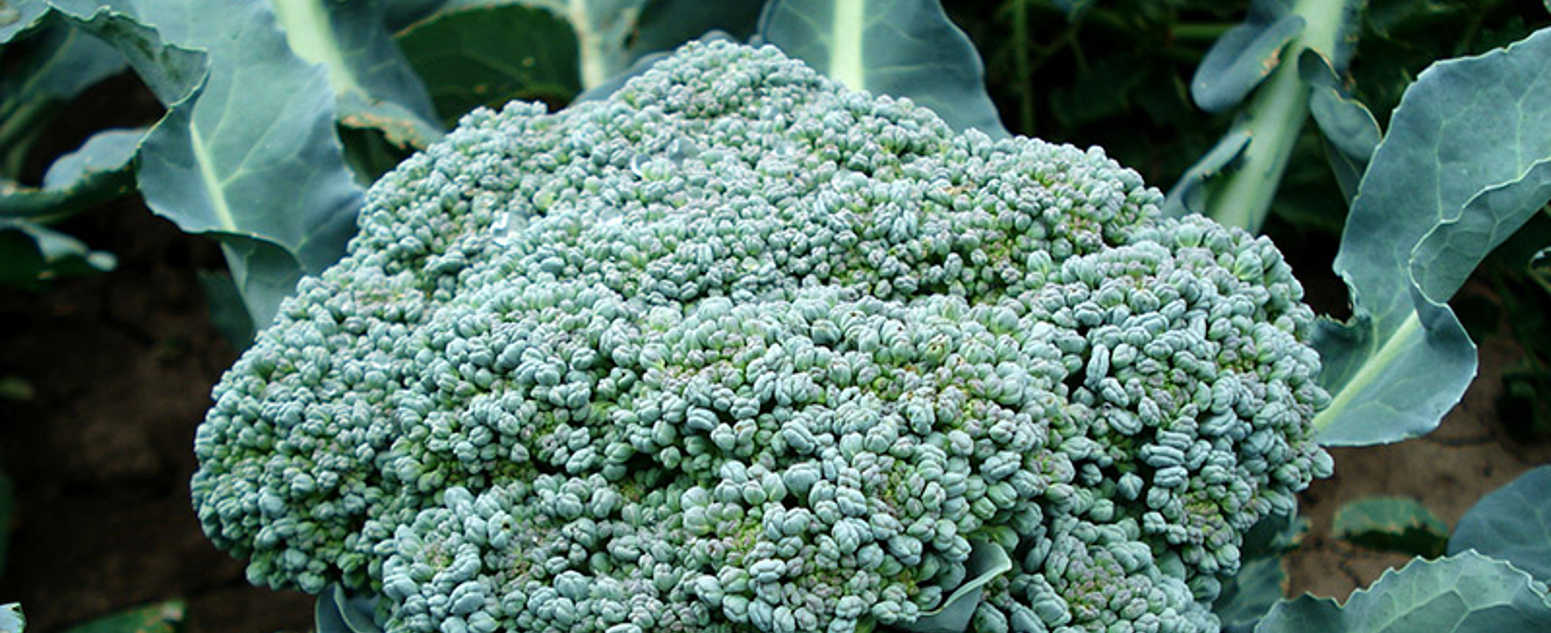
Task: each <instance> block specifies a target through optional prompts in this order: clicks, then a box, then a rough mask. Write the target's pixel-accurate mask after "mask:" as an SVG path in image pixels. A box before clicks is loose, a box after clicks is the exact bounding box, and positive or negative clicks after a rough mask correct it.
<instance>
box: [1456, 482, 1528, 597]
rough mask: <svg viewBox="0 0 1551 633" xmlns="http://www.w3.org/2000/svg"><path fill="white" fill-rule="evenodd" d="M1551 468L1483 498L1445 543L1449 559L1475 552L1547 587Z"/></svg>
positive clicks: (1461, 520) (1467, 513)
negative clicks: (1494, 558) (1521, 571)
mask: <svg viewBox="0 0 1551 633" xmlns="http://www.w3.org/2000/svg"><path fill="white" fill-rule="evenodd" d="M1548 489H1551V466H1541V467H1539V468H1536V469H1534V470H1531V471H1529V472H1527V473H1524V474H1523V475H1520V476H1519V478H1518V479H1515V480H1513V482H1512V483H1509V484H1508V485H1506V486H1503V487H1502V488H1498V489H1497V490H1495V491H1493V492H1492V493H1490V494H1488V495H1486V496H1485V497H1482V498H1481V500H1480V501H1477V502H1476V505H1475V506H1473V507H1471V508H1470V510H1468V511H1466V512H1465V516H1463V517H1461V518H1460V520H1459V525H1458V526H1456V527H1455V528H1454V535H1453V536H1450V537H1449V550H1448V551H1449V554H1458V553H1460V552H1464V551H1468V550H1475V551H1477V552H1480V553H1482V554H1485V555H1487V556H1493V557H1496V558H1502V559H1505V560H1507V561H1508V562H1510V563H1513V564H1514V565H1515V566H1517V567H1519V568H1522V569H1524V570H1525V571H1528V572H1529V573H1530V574H1531V575H1533V576H1534V577H1535V578H1537V579H1539V580H1541V581H1551V507H1547V505H1546V490H1548Z"/></svg>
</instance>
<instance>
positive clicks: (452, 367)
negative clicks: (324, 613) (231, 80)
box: [192, 43, 1331, 633]
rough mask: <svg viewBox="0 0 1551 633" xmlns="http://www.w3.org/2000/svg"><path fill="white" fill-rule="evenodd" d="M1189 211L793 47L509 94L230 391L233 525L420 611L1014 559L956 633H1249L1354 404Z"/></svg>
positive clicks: (519, 626)
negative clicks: (568, 94)
mask: <svg viewBox="0 0 1551 633" xmlns="http://www.w3.org/2000/svg"><path fill="white" fill-rule="evenodd" d="M1161 202H1162V196H1161V195H1160V194H1159V193H1158V191H1157V190H1155V189H1152V188H1149V187H1147V186H1145V185H1144V184H1143V182H1142V179H1141V178H1140V177H1139V176H1138V175H1137V174H1136V173H1135V172H1133V171H1130V170H1127V169H1125V168H1123V167H1121V166H1120V165H1118V164H1117V163H1115V162H1114V161H1113V160H1110V159H1108V158H1106V157H1105V155H1104V154H1103V153H1102V152H1101V151H1099V150H1098V149H1089V150H1087V151H1082V150H1079V149H1077V148H1074V147H1071V146H1057V145H1052V144H1048V143H1044V142H1042V141H1039V140H1035V139H1029V138H1012V139H1006V140H992V139H990V138H988V137H987V136H985V135H983V134H980V133H978V132H975V131H973V130H971V131H968V132H964V133H955V132H954V131H952V130H950V129H949V128H948V127H947V126H946V125H945V124H944V123H943V122H942V121H941V120H940V119H939V118H938V117H937V116H935V115H934V114H933V113H932V112H930V111H928V110H926V109H924V108H922V107H919V106H916V105H914V104H912V103H911V102H910V101H908V100H904V99H891V98H889V97H882V96H872V95H869V94H866V93H859V92H853V91H849V90H846V89H844V88H843V87H842V86H840V85H839V84H837V83H835V82H833V81H830V80H828V79H826V78H824V77H822V76H820V75H818V74H816V73H815V72H814V71H812V70H811V69H809V68H807V67H806V66H804V65H803V64H801V63H800V62H797V61H793V60H791V59H788V58H786V57H784V56H783V55H782V54H781V53H780V52H779V51H778V50H776V49H774V48H771V47H765V48H751V47H747V46H742V45H736V44H731V43H709V44H702V43H691V44H689V45H687V46H685V47H683V48H682V49H681V50H679V51H678V52H677V53H676V54H674V55H673V56H671V57H669V58H667V59H665V60H664V61H662V62H660V63H659V64H657V65H656V66H655V68H654V69H653V70H651V71H650V72H647V73H646V74H644V75H643V76H640V77H638V78H636V79H634V80H632V81H630V82H629V83H628V84H626V85H625V86H624V87H623V88H621V89H620V90H619V91H617V92H616V93H615V94H613V95H612V96H610V97H609V98H608V99H606V100H603V101H598V102H586V103H578V104H575V105H572V106H570V107H569V108H566V109H565V110H562V111H559V112H556V113H553V114H551V113H547V112H546V111H545V110H544V108H542V107H540V106H538V105H534V104H523V103H513V104H511V105H508V106H506V107H505V108H504V109H503V110H502V111H500V112H493V111H490V110H486V109H480V110H476V111H475V112H473V113H471V114H469V115H467V116H466V117H464V118H463V120H462V122H461V123H460V124H459V126H458V127H457V129H456V130H454V131H453V132H452V133H450V134H449V135H448V136H447V137H446V138H445V140H443V141H441V142H439V143H437V144H435V145H433V146H432V147H430V148H428V149H427V150H426V151H424V152H422V153H420V154H417V155H415V156H413V157H411V158H410V159H408V160H407V161H405V162H404V163H403V164H402V165H400V166H399V167H398V168H397V169H395V170H394V171H392V172H390V173H388V174H387V175H386V176H384V177H383V178H382V179H381V180H380V181H379V182H378V183H377V184H376V185H375V186H373V187H372V189H371V190H370V193H369V194H368V197H367V205H366V208H365V209H364V211H363V212H362V214H361V216H360V232H359V234H358V235H357V236H356V237H355V238H354V240H353V241H352V242H351V243H350V247H349V252H348V254H347V256H346V257H345V258H344V259H343V260H342V261H340V262H339V263H338V264H337V265H335V266H333V267H332V268H330V269H328V270H327V271H325V272H324V273H323V274H322V275H320V276H318V277H309V278H306V279H303V280H302V282H301V283H300V285H299V287H298V289H297V293H296V296H294V297H292V298H291V299H288V300H287V301H286V302H285V303H284V305H283V307H282V309H281V313H280V315H279V316H278V317H277V319H276V320H275V322H274V323H273V324H271V325H270V326H269V327H268V328H267V329H265V330H263V331H262V332H261V333H260V335H259V336H258V339H257V341H256V342H255V343H254V345H253V347H252V348H251V349H249V350H247V352H245V353H244V354H243V355H242V357H241V358H240V359H239V360H238V361H237V363H236V364H235V365H234V366H233V367H232V368H231V369H230V370H229V371H228V372H227V373H226V374H225V375H224V376H223V377H222V379H221V381H220V383H219V384H218V385H216V387H215V389H214V394H213V398H214V401H215V404H214V406H213V407H212V408H211V409H210V411H209V413H208V415H207V417H206V418H205V421H204V423H203V424H202V425H201V426H200V427H199V431H198V434H197V437H196V439H195V451H196V453H197V455H198V459H199V468H198V471H197V472H196V473H195V474H194V477H193V481H192V489H193V500H194V506H195V508H196V510H197V513H198V516H199V519H200V521H201V522H202V524H203V527H204V530H205V532H206V533H207V534H208V535H209V537H210V538H211V539H212V540H213V541H214V542H215V543H216V544H217V545H218V546H220V547H221V548H223V549H225V550H227V551H229V552H230V553H232V554H233V555H236V556H238V557H243V558H247V559H249V561H250V562H249V565H248V568H247V569H248V577H249V579H250V580H251V581H252V582H254V583H256V584H263V585H269V586H272V587H294V588H300V589H302V590H306V591H310V592H317V591H319V590H321V589H322V588H323V587H324V586H325V585H326V584H327V583H331V582H339V583H343V584H344V585H345V586H346V587H349V588H351V589H353V590H355V591H358V592H366V593H372V594H376V595H379V596H381V597H382V600H381V601H380V603H379V608H378V613H377V617H378V618H379V622H380V624H382V625H383V626H385V628H386V629H387V630H389V631H394V632H398V631H412V632H429V631H442V632H445V633H463V632H465V631H472V632H476V633H491V632H493V631H498V630H500V631H523V632H527V631H565V632H585V631H599V632H607V633H644V632H648V631H759V632H763V633H795V632H796V631H821V630H822V631H828V632H830V633H848V632H850V631H855V630H863V631H865V630H869V629H873V628H875V627H888V626H892V627H899V628H910V627H912V626H917V625H921V624H922V623H925V622H932V621H933V620H932V618H936V617H939V616H940V615H941V614H940V613H939V611H940V610H941V609H942V607H943V606H944V603H946V602H949V598H950V597H953V596H954V595H955V592H956V590H957V589H959V588H960V587H963V586H965V585H966V583H967V582H971V581H977V580H978V584H977V588H976V589H975V591H973V592H968V593H967V594H965V592H958V593H959V594H962V595H968V598H961V599H969V600H973V601H974V602H972V603H969V604H968V606H969V607H970V610H969V611H968V612H972V616H969V619H968V623H967V625H955V626H960V628H962V627H963V626H968V627H969V628H970V629H972V630H976V631H985V632H1000V631H1019V632H1027V631H1047V630H1051V631H1061V630H1067V631H1077V630H1087V631H1095V630H1107V631H1138V632H1149V633H1150V632H1155V631H1161V632H1175V631H1180V632H1183V631H1210V630H1216V628H1217V620H1216V618H1215V616H1213V615H1212V614H1211V613H1210V611H1209V608H1208V605H1209V604H1210V601H1211V600H1212V598H1213V597H1214V596H1216V595H1217V593H1218V590H1219V587H1220V582H1221V581H1222V580H1223V579H1225V578H1226V577H1228V576H1230V575H1231V574H1233V573H1234V572H1235V571H1237V569H1238V565H1239V550H1238V547H1239V545H1240V543H1241V537H1242V535H1243V534H1244V533H1245V531H1247V530H1248V529H1249V528H1250V526H1251V525H1253V524H1254V523H1255V522H1256V521H1257V520H1259V519H1260V518H1262V517H1265V516H1267V515H1268V514H1270V513H1285V512H1290V511H1291V510H1293V504H1294V497H1293V494H1294V493H1295V492H1296V491H1298V490H1300V489H1302V488H1303V487H1305V486H1307V485H1308V483H1309V481H1310V480H1311V478H1313V477H1317V476H1325V475H1328V473H1329V471H1330V468H1331V462H1330V458H1329V457H1328V456H1327V455H1326V454H1325V453H1324V452H1323V451H1322V450H1321V449H1320V448H1319V447H1318V446H1317V445H1316V444H1315V442H1314V439H1313V430H1312V428H1311V425H1310V420H1311V418H1312V416H1313V414H1314V413H1315V412H1316V411H1317V410H1319V409H1320V408H1321V407H1322V406H1324V405H1325V403H1326V402H1327V401H1328V399H1329V397H1328V395H1327V394H1326V393H1325V392H1324V391H1322V390H1321V389H1320V388H1319V387H1318V386H1317V385H1316V383H1315V380H1314V379H1315V376H1316V374H1317V373H1318V371H1319V359H1318V357H1317V355H1316V354H1315V352H1314V351H1313V350H1312V349H1311V348H1310V347H1309V346H1308V345H1307V344H1306V343H1305V341H1306V340H1307V339H1308V337H1309V335H1310V331H1311V328H1312V324H1313V315H1312V312H1311V310H1310V309H1309V308H1308V307H1307V306H1305V305H1304V304H1303V303H1301V297H1302V289H1301V287H1300V286H1299V284H1298V282H1297V280H1295V279H1294V278H1293V276H1292V274H1291V271H1290V269H1289V267H1288V265H1287V264H1286V263H1285V262H1284V261H1283V260H1282V257H1281V255H1280V254H1279V253H1278V251H1277V250H1276V248H1275V247H1273V245H1272V244H1271V243H1270V242H1269V241H1268V240H1267V239H1265V238H1255V237H1253V236H1251V235H1249V234H1247V233H1245V232H1243V231H1241V230H1237V229H1229V228H1224V227H1221V226H1218V225H1215V224H1213V223H1211V222H1210V221H1208V220H1205V219H1200V218H1185V219H1177V220H1176V219H1165V218H1162V217H1161V215H1160V213H1159V204H1160V203H1161ZM987 548H995V549H997V550H999V551H1000V552H1001V553H1003V554H1005V555H1006V557H1007V558H1009V559H1010V560H1011V569H1010V570H1006V571H1005V572H1004V573H999V574H994V575H993V577H990V578H983V577H982V578H978V579H977V578H975V577H974V576H975V575H976V574H979V573H981V572H979V571H977V570H976V566H975V565H972V564H971V563H972V559H973V558H974V554H975V553H976V552H977V551H978V550H983V549H987ZM998 571H1000V570H998ZM971 584H976V583H971ZM960 606H963V605H960ZM937 625H938V626H940V623H938V624H937Z"/></svg>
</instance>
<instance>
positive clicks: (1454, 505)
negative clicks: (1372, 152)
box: [0, 199, 1551, 633]
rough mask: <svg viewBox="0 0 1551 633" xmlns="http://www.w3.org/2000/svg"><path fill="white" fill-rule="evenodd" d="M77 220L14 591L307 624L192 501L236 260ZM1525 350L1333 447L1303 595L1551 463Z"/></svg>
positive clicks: (60, 616)
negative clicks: (1384, 500) (1357, 511)
mask: <svg viewBox="0 0 1551 633" xmlns="http://www.w3.org/2000/svg"><path fill="white" fill-rule="evenodd" d="M63 228H64V229H65V230H66V231H67V232H69V233H71V234H74V235H78V236H80V237H82V238H83V239H85V240H86V241H87V242H88V243H89V244H91V245H92V246H94V247H96V248H101V249H105V250H109V251H111V252H114V253H116V254H117V255H118V257H119V261H120V265H119V267H118V269H117V270H115V271H113V272H111V273H107V274H102V275H96V276H92V277H86V278H78V279H67V280H59V281H57V282H55V283H54V284H52V286H51V288H49V289H48V290H47V291H46V292H43V293H41V294H39V293H30V292H22V291H15V290H3V291H0V377H18V378H21V379H23V380H25V381H26V382H27V383H29V384H30V385H32V386H33V388H34V391H35V393H34V394H33V396H32V397H31V398H30V399H27V400H21V401H16V400H3V399H0V467H3V468H4V470H5V471H6V472H8V473H9V474H10V476H11V477H12V478H13V479H14V481H15V485H16V490H17V512H16V514H15V517H14V525H13V526H12V527H13V529H14V531H13V533H12V547H11V552H10V556H9V560H8V561H7V562H6V564H5V568H4V573H3V575H0V602H8V601H13V600H14V601H20V602H22V604H23V605H24V607H25V608H26V610H27V615H28V618H29V621H30V623H31V628H30V629H29V630H31V631H36V632H38V633H49V632H52V631H61V630H64V629H65V628H67V627H69V626H70V625H72V624H76V623H79V622H83V621H86V620H89V619H92V618H94V617H97V616H101V615H105V614H108V613H112V612H114V611H117V610H119V609H123V608H125V607H130V606H134V605H139V604H145V603H149V602H155V601H161V600H167V599H172V598H179V599H182V600H184V601H186V604H187V617H186V623H187V627H186V629H185V630H186V631H188V632H189V633H207V632H210V633H213V632H216V631H221V632H225V633H268V632H271V631H277V630H293V631H302V630H307V629H308V628H310V626H311V614H312V600H311V598H310V597H309V596H306V595H302V594H299V593H294V592H273V591H269V590H267V589H259V588H254V587H251V586H249V585H248V583H247V581H246V580H245V579H244V576H243V565H242V564H241V563H240V562H238V561H236V560H234V559H232V558H231V557H229V556H227V555H226V554H224V553H222V552H219V551H217V550H216V549H215V548H214V547H212V546H211V545H210V543H209V541H207V540H206V539H205V537H204V535H203V534H202V533H201V531H200V528H199V526H198V524H197V522H196V520H195V518H194V515H193V512H192V510H191V508H190V505H189V495H188V480H189V476H190V474H191V473H192V472H193V469H194V458H193V455H192V452H191V450H190V446H191V445H192V438H193V435H194V429H195V427H196V425H197V424H198V423H199V421H200V419H201V417H202V415H203V412H204V410H205V408H206V407H207V406H208V404H209V390H210V386H211V385H212V384H213V383H214V382H215V381H216V379H217V378H218V377H219V376H220V373H221V372H222V371H223V370H224V369H225V368H226V367H227V366H228V365H229V364H230V363H231V362H232V361H233V360H234V359H235V358H236V352H235V351H234V350H233V348H232V347H231V346H230V345H229V344H228V343H227V342H226V341H225V340H223V339H222V338H221V336H220V335H219V334H218V333H217V332H216V330H215V329H214V328H213V327H212V326H211V324H210V321H209V318H208V310H207V308H206V303H205V298H204V296H203V294H202V292H201V290H200V288H199V285H198V282H197V280H196V278H195V270H196V269H201V268H203V269H219V268H221V267H222V266H223V262H222V260H221V257H220V254H219V251H218V249H217V248H216V247H215V245H214V244H213V243H212V242H210V241H209V240H206V239H202V238H191V237H189V236H186V235H184V234H183V233H181V232H180V231H178V229H177V228H176V227H174V226H173V225H172V224H170V223H168V222H166V221H164V220H162V219H160V218H156V217H154V216H152V215H151V214H150V213H148V212H147V211H146V210H145V209H144V207H143V206H142V205H141V204H140V203H139V201H138V200H133V199H131V200H125V201H121V202H120V203H118V204H115V205H112V206H110V207H108V208H104V209H101V210H98V211H95V212H92V213H90V214H87V215H85V216H81V217H78V218H76V219H74V220H72V221H71V222H70V223H68V224H66V225H65V226H64V227H63ZM1514 355H1515V350H1514V349H1513V348H1512V347H1511V346H1508V345H1506V344H1504V343H1501V342H1496V341H1487V342H1486V343H1485V344H1484V345H1483V347H1482V358H1483V364H1482V370H1481V378H1480V379H1479V380H1478V381H1477V382H1476V384H1475V386H1474V387H1472V389H1471V390H1470V392H1469V393H1468V394H1467V396H1466V398H1465V400H1464V403H1463V404H1462V405H1461V406H1460V407H1458V408H1457V409H1456V410H1455V411H1454V412H1453V413H1452V414H1451V415H1450V416H1449V417H1448V418H1447V420H1446V421H1445V422H1444V424H1443V427H1442V428H1441V429H1440V430H1439V431H1438V432H1436V433H1434V434H1433V435H1431V436H1429V437H1427V438H1424V439H1421V440H1414V441H1410V442H1405V443H1401V444H1396V445H1392V446H1386V447H1378V448H1362V449H1336V450H1334V451H1332V453H1333V454H1334V455H1335V458H1336V476H1335V477H1334V478H1332V479H1329V480H1325V481H1321V482H1318V483H1316V484H1315V485H1314V486H1313V487H1312V488H1311V489H1309V490H1308V491H1307V492H1306V493H1305V494H1304V495H1303V503H1304V506H1303V507H1304V511H1305V512H1306V513H1307V515H1308V516H1309V518H1310V520H1311V522H1312V530H1311V532H1310V533H1309V534H1308V536H1307V537H1306V539H1305V540H1304V545H1303V548H1302V549H1301V550H1300V551H1298V552H1297V553H1295V554H1293V555H1292V556H1291V557H1289V559H1288V570H1289V573H1290V581H1289V587H1288V589H1289V591H1290V592H1292V594H1290V595H1295V594H1296V593H1300V592H1303V591H1312V592H1313V593H1315V594H1317V595H1322V596H1333V597H1339V598H1342V599H1344V598H1345V596H1346V595H1347V594H1348V593H1349V592H1350V591H1351V590H1352V589H1353V588H1354V587H1357V586H1362V585H1366V584H1368V583H1369V582H1371V581H1372V580H1373V579H1375V578H1377V577H1378V575H1379V574H1380V573H1381V572H1382V570H1383V569H1385V568H1387V567H1390V566H1393V565H1399V564H1403V563H1404V562H1405V560H1406V558H1407V557H1405V556H1400V555H1391V554H1383V553H1378V552H1372V551H1369V550H1365V549H1362V548H1359V547H1356V546H1353V545H1350V544H1348V543H1345V542H1342V541H1339V540H1336V539H1333V538H1330V537H1329V536H1328V534H1329V529H1330V522H1331V517H1332V515H1333V514H1334V511H1335V508H1337V507H1339V506H1340V505H1341V504H1343V503H1345V502H1347V501H1350V500H1352V499H1355V498H1358V497H1363V496H1367V495H1371V494H1380V493H1382V494H1391V495H1406V496H1411V497H1415V498H1417V499H1419V500H1421V501H1422V502H1423V503H1424V504H1425V505H1427V507H1429V508H1431V509H1432V510H1433V511H1434V512H1435V513H1437V514H1438V515H1439V516H1440V517H1442V518H1443V519H1444V520H1445V521H1446V522H1448V523H1450V524H1451V525H1452V524H1453V523H1454V522H1455V521H1457V520H1458V519H1459V517H1460V515H1461V514H1462V513H1463V512H1464V511H1465V509H1466V508H1468V507H1469V506H1470V504H1471V503H1473V502H1474V500H1475V499H1477V498H1478V497H1480V496H1481V495H1482V494H1483V493H1485V492H1487V491H1489V490H1491V489H1494V488H1496V487H1498V486H1500V485H1502V484H1504V483H1507V482H1508V481H1510V480H1511V479H1512V478H1514V477H1515V476H1517V475H1518V474H1519V473H1521V472H1523V471H1524V470H1527V469H1528V468H1530V467H1532V466H1534V465H1536V464H1540V463H1545V462H1547V461H1548V460H1551V446H1547V445H1540V446H1524V445H1520V444H1518V443H1516V442H1514V441H1513V440H1511V439H1509V438H1508V436H1507V434H1506V433H1505V432H1504V431H1503V429H1502V428H1501V424H1500V423H1499V422H1498V421H1497V418H1496V416H1495V414H1494V412H1493V407H1492V402H1493V401H1494V399H1495V397H1496V395H1497V393H1498V390H1500V388H1501V387H1500V373H1501V368H1502V367H1504V366H1506V365H1508V364H1509V363H1510V362H1511V361H1512V359H1513V357H1514Z"/></svg>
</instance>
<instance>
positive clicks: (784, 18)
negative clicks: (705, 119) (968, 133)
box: [758, 0, 1007, 137]
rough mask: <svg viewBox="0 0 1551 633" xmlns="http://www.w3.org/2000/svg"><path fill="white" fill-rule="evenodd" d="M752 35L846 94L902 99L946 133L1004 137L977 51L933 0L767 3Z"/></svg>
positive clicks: (787, 0) (788, 0) (786, 0)
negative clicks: (938, 120)
mask: <svg viewBox="0 0 1551 633" xmlns="http://www.w3.org/2000/svg"><path fill="white" fill-rule="evenodd" d="M758 38H759V39H761V40H763V41H764V42H768V43H771V44H775V45H776V46H778V47H780V48H781V50H782V51H785V52H786V54H787V55H789V56H791V57H795V58H797V59H801V60H802V61H804V62H807V64H808V65H809V66H812V67H813V68H815V69H817V70H818V71H819V72H820V73H823V74H825V75H827V76H829V77H830V78H831V79H834V80H836V81H839V82H840V83H843V84H845V85H846V87H847V88H850V89H852V90H866V91H868V92H871V93H873V94H878V95H890V96H894V97H908V98H910V100H912V101H914V102H916V103H917V104H920V105H922V106H925V107H927V108H931V110H932V111H934V112H936V113H937V114H938V115H939V116H941V117H942V118H943V120H944V121H947V122H948V125H950V126H952V127H953V128H954V129H958V130H963V129H966V128H974V129H977V130H980V131H981V132H984V133H985V134H987V135H989V136H991V137H1005V136H1007V130H1006V129H1005V128H1003V127H1002V123H1001V120H1000V119H999V118H998V116H997V113H996V107H995V106H993V105H992V104H991V98H990V96H989V95H987V93H986V88H985V66H984V64H982V63H981V61H980V55H979V53H976V52H975V47H974V45H973V44H972V43H971V42H970V41H969V37H968V36H966V35H965V34H964V32H963V31H961V30H959V28H958V27H957V26H954V24H953V22H952V21H950V20H949V19H948V16H947V14H945V13H943V9H942V5H941V4H939V3H938V2H937V1H936V0H855V1H853V2H826V1H824V0H770V2H769V3H767V4H766V5H765V10H764V13H762V14H761V15H760V18H759V35H758Z"/></svg>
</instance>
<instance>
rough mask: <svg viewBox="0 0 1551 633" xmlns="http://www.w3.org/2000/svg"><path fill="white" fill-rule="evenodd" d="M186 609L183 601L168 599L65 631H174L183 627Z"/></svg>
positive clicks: (172, 632) (91, 632)
mask: <svg viewBox="0 0 1551 633" xmlns="http://www.w3.org/2000/svg"><path fill="white" fill-rule="evenodd" d="M186 611H187V609H186V608H185V607H184V604H183V601H181V600H169V601H167V602H158V603H156V604H148V605H145V606H143V607H135V608H133V609H128V610H125V611H122V612H120V613H115V614H113V615H109V616H105V617H102V618H99V619H96V620H92V621H91V622H87V623H86V624H82V625H80V626H76V627H72V628H70V629H68V630H66V631H65V633H176V632H177V631H180V630H182V629H183V617H184V613H185V612H186Z"/></svg>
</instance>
